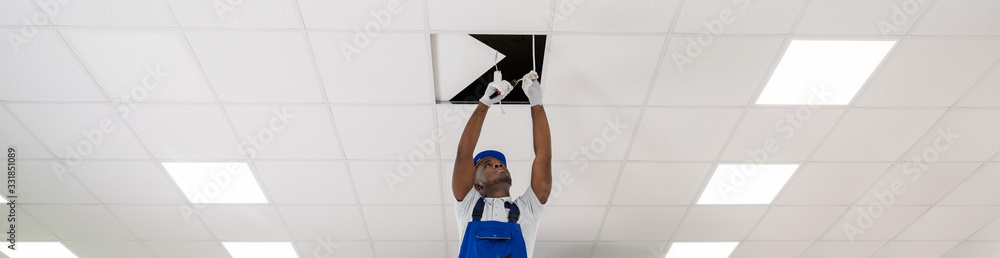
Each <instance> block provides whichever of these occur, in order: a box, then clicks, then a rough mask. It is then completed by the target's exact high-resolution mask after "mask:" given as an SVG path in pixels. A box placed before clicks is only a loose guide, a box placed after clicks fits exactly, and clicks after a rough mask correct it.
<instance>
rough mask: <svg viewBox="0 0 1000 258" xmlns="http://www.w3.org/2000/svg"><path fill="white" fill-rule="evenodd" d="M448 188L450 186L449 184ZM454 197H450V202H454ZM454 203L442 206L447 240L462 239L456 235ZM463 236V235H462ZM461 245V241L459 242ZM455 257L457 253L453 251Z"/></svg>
mask: <svg viewBox="0 0 1000 258" xmlns="http://www.w3.org/2000/svg"><path fill="white" fill-rule="evenodd" d="M448 188H451V186H450V185H449V186H448ZM454 202H455V199H451V202H450V203H454ZM455 216H456V215H455V205H454V204H452V205H445V206H444V230H445V236H446V237H447V239H448V240H449V241H455V240H458V241H462V238H459V237H458V233H459V232H458V219H456V218H455ZM463 237H464V236H463ZM459 245H461V243H459ZM455 257H458V253H457V252H456V253H455Z"/></svg>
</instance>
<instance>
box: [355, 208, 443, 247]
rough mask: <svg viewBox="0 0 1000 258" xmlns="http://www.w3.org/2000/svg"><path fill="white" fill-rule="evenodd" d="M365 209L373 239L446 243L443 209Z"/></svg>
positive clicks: (366, 219)
mask: <svg viewBox="0 0 1000 258" xmlns="http://www.w3.org/2000/svg"><path fill="white" fill-rule="evenodd" d="M361 209H362V211H363V212H364V214H365V222H366V223H368V232H369V233H370V234H371V239H372V240H444V235H443V233H444V232H442V231H441V229H442V228H443V227H444V225H441V224H440V223H444V220H442V219H441V216H443V215H444V214H441V213H442V212H443V211H442V210H441V206H405V205H394V206H363V207H361ZM452 216H453V215H452ZM442 247H443V246H442ZM441 251H444V249H442V250H441Z"/></svg>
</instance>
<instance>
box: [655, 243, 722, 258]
mask: <svg viewBox="0 0 1000 258" xmlns="http://www.w3.org/2000/svg"><path fill="white" fill-rule="evenodd" d="M739 243H740V242H674V243H673V244H671V245H670V251H668V252H667V256H666V257H665V258H695V257H697V258H727V257H729V255H730V254H732V252H733V249H736V245H738V244H739Z"/></svg>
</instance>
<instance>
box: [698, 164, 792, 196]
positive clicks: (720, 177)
mask: <svg viewBox="0 0 1000 258" xmlns="http://www.w3.org/2000/svg"><path fill="white" fill-rule="evenodd" d="M798 168H799V165H797V164H792V165H785V164H781V165H778V164H722V165H719V167H718V168H716V169H715V173H714V174H712V179H710V180H709V181H708V186H707V187H705V191H703V192H702V193H701V198H699V199H698V204H770V203H771V201H772V200H774V197H775V196H776V195H778V192H779V191H781V188H782V187H784V186H785V183H786V182H788V178H790V177H792V174H794V173H795V170H796V169H798Z"/></svg>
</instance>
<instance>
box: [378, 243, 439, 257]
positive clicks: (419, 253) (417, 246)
mask: <svg viewBox="0 0 1000 258" xmlns="http://www.w3.org/2000/svg"><path fill="white" fill-rule="evenodd" d="M372 244H373V245H374V246H375V255H376V256H378V257H446V256H448V249H447V248H446V247H447V245H448V244H447V243H445V242H444V241H374V242H372Z"/></svg>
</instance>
